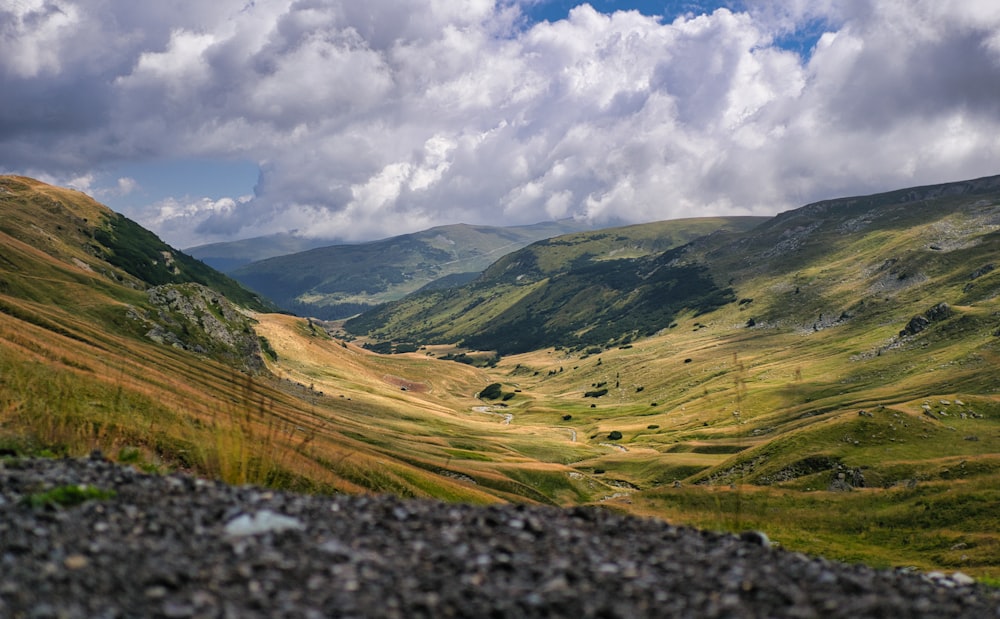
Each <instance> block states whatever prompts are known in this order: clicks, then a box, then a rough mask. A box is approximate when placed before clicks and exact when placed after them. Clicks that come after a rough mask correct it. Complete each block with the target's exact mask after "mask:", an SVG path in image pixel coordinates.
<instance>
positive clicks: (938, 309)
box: [899, 303, 955, 337]
mask: <svg viewBox="0 0 1000 619" xmlns="http://www.w3.org/2000/svg"><path fill="white" fill-rule="evenodd" d="M954 313H955V312H954V311H953V310H952V309H951V307H950V306H949V305H948V304H947V303H938V304H937V305H935V306H934V307H932V308H930V309H929V310H927V311H926V312H924V313H923V314H922V315H920V316H914V317H913V318H911V319H910V322H908V323H906V326H905V327H904V328H903V330H902V331H900V332H899V337H906V336H908V335H916V334H918V333H920V332H921V331H923V330H924V329H926V328H927V327H929V326H931V324H933V323H935V322H940V321H942V320H945V319H946V318H950V317H951V316H952V315H953V314H954Z"/></svg>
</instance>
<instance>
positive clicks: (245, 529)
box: [225, 509, 305, 537]
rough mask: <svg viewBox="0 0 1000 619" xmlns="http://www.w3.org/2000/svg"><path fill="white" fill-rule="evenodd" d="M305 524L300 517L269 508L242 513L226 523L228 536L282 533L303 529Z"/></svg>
mask: <svg viewBox="0 0 1000 619" xmlns="http://www.w3.org/2000/svg"><path fill="white" fill-rule="evenodd" d="M304 528H305V525H304V524H302V521H301V520H299V519H298V518H292V517H290V516H283V515H281V514H277V513H275V512H272V511H271V510H269V509H262V510H261V511H259V512H257V513H256V514H254V515H252V516H251V515H250V514H240V515H239V516H237V517H236V518H233V519H232V520H230V521H229V522H228V523H227V524H226V529H225V533H226V536H227V537H245V536H247V535H258V534H260V533H280V532H281V531H288V530H302V529H304Z"/></svg>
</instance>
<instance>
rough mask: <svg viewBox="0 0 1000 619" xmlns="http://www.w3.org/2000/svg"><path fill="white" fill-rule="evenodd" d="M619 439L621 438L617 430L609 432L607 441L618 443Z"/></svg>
mask: <svg viewBox="0 0 1000 619" xmlns="http://www.w3.org/2000/svg"><path fill="white" fill-rule="evenodd" d="M621 438H622V433H621V432H619V431H618V430H612V431H611V432H609V433H608V440H609V441H620V440H621Z"/></svg>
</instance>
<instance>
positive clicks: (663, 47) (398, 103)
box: [0, 0, 1000, 245]
mask: <svg viewBox="0 0 1000 619" xmlns="http://www.w3.org/2000/svg"><path fill="white" fill-rule="evenodd" d="M526 4H527V1H526V0H521V1H518V0H503V1H499V2H496V1H493V0H410V1H409V2H408V3H407V8H406V10H400V7H399V3H398V2H397V1H395V0H371V1H369V2H363V3H361V2H353V1H348V0H271V1H269V2H256V3H255V2H246V0H238V1H237V0H228V1H226V0H220V1H219V2H212V3H204V2H201V1H198V0H179V1H178V2H171V3H154V4H153V5H149V6H145V5H144V6H143V7H141V9H140V8H139V7H137V5H136V4H135V3H134V2H131V1H130V0H86V1H83V0H18V1H17V2H15V3H14V5H13V8H0V91H2V92H4V93H5V94H4V98H3V100H2V101H0V168H3V169H8V170H16V171H21V172H32V171H36V172H44V173H46V174H49V175H52V176H55V177H60V178H64V179H70V178H74V177H76V178H80V177H85V176H86V175H88V174H93V172H94V170H99V169H111V170H113V169H114V166H115V165H116V164H118V163H121V162H123V161H128V160H135V159H140V160H156V159H158V158H183V157H208V158H211V157H220V158H230V159H231V158H242V159H250V160H253V161H256V162H258V164H259V165H260V169H261V177H260V181H259V183H258V185H257V187H256V188H255V194H254V196H253V197H252V198H249V199H242V198H237V197H235V196H234V197H230V198H227V199H225V200H220V199H219V198H218V197H215V198H213V199H208V198H206V199H204V200H202V199H180V198H177V199H174V200H173V201H167V202H163V203H159V204H153V205H150V206H149V207H148V209H147V210H145V211H144V212H143V213H142V214H140V215H139V216H137V217H136V218H137V219H139V220H140V221H142V223H144V224H147V225H149V226H150V227H152V228H154V229H155V230H157V231H158V232H160V233H161V235H163V236H164V237H165V238H167V239H168V240H170V241H172V242H175V243H177V244H181V245H183V244H184V243H185V242H186V243H188V244H193V243H194V242H203V241H210V240H223V239H227V238H236V237H247V236H253V235H256V234H266V233H268V232H278V231H285V230H291V229H297V230H299V231H300V232H302V233H305V234H311V235H315V236H324V237H338V238H345V239H359V240H360V239H366V238H374V237H380V236H387V235H391V234H398V233H402V232H407V231H412V230H415V229H419V228H424V227H428V226H432V225H437V224H443V223H453V222H457V221H466V222H471V223H496V224H517V223H527V222H533V221H538V220H543V219H549V218H555V217H579V218H588V219H590V220H593V221H594V222H595V223H617V222H634V221H648V220H654V219H666V218H672V217H682V216H697V215H709V214H747V213H755V214H770V213H775V212H778V211H781V210H785V209H788V208H792V207H795V206H799V205H801V204H804V203H806V202H808V201H811V200H816V199H822V198H828V197H835V196H839V195H847V194H852V193H859V192H869V191H877V190H884V189H891V188H896V187H902V186H907V185H911V184H922V183H934V182H943V181H947V180H957V179H960V178H969V177H974V176H980V175H987V174H995V173H998V172H1000V166H998V163H1000V137H998V136H1000V131H998V129H1000V126H998V125H1000V6H998V5H997V3H996V2H993V1H992V0H968V1H964V2H940V1H938V0H857V1H854V2H847V3H845V2H833V1H832V0H831V1H813V0H810V1H809V2H806V1H804V0H794V1H790V2H789V1H784V0H783V1H781V2H779V1H777V0H746V2H745V3H744V4H743V5H741V6H742V7H743V8H742V9H741V10H739V11H734V10H729V9H725V8H722V9H718V10H715V11H714V12H711V13H708V14H701V15H694V14H691V15H687V16H683V17H680V18H678V19H676V20H674V21H672V22H666V21H664V20H662V19H657V18H652V17H647V16H643V15H640V14H639V13H638V12H617V13H614V14H602V13H600V12H598V11H596V10H594V9H593V8H591V7H590V6H588V5H585V4H583V5H581V6H579V7H577V8H575V9H573V10H572V11H571V12H570V14H569V16H568V17H567V18H566V19H564V20H560V21H556V22H551V23H549V22H542V23H537V24H531V23H528V22H527V21H526V20H525V18H524V17H523V16H522V14H521V12H520V6H521V5H526ZM112 17H113V18H112ZM803 29H811V30H817V29H819V30H820V31H821V32H822V33H821V36H818V39H817V43H816V45H815V47H814V48H813V49H812V50H809V53H806V54H800V53H798V52H797V51H794V50H790V49H787V48H786V47H785V46H782V45H780V42H781V41H782V40H783V39H784V38H787V37H789V36H794V34H795V33H796V32H799V31H801V30H803ZM92 189H94V190H95V191H97V190H99V189H100V188H92ZM126 189H127V186H126V185H122V186H119V187H118V188H117V189H116V190H118V191H126ZM184 194H185V188H184V187H178V188H177V195H184ZM180 239H184V240H183V241H181V240H180Z"/></svg>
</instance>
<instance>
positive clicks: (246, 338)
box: [129, 284, 264, 372]
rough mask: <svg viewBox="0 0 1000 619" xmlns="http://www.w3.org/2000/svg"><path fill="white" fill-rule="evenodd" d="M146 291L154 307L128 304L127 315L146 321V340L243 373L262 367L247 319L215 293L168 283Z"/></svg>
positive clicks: (255, 338) (199, 286)
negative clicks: (153, 309)
mask: <svg viewBox="0 0 1000 619" xmlns="http://www.w3.org/2000/svg"><path fill="white" fill-rule="evenodd" d="M147 295H148V297H149V302H150V303H151V304H152V305H153V306H154V307H156V308H157V312H156V313H155V314H153V313H152V312H141V311H140V310H138V309H136V308H131V309H130V310H129V316H130V317H131V318H132V319H133V320H138V321H140V322H142V323H143V324H144V325H145V326H146V328H147V329H148V330H147V331H146V337H148V338H149V339H151V340H153V341H155V342H158V343H160V344H166V345H170V346H174V347H175V348H180V349H182V350H187V351H191V352H196V353H199V354H204V355H208V356H210V357H213V358H216V359H219V360H222V361H225V362H227V363H231V364H234V365H236V366H237V367H238V368H240V369H242V370H246V371H249V372H259V371H261V370H263V369H264V361H263V359H262V358H261V346H260V339H259V338H258V337H257V334H256V332H255V331H254V329H253V319H251V318H250V317H248V316H246V315H245V314H244V313H243V312H241V311H240V310H239V309H238V308H237V307H236V306H234V305H233V304H232V303H230V302H229V301H228V300H227V299H226V298H225V297H224V296H222V295H221V294H219V293H217V292H215V291H214V290H212V289H211V288H206V287H205V286H202V285H200V284H168V285H166V286H157V287H155V288H150V289H149V291H148V292H147Z"/></svg>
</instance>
